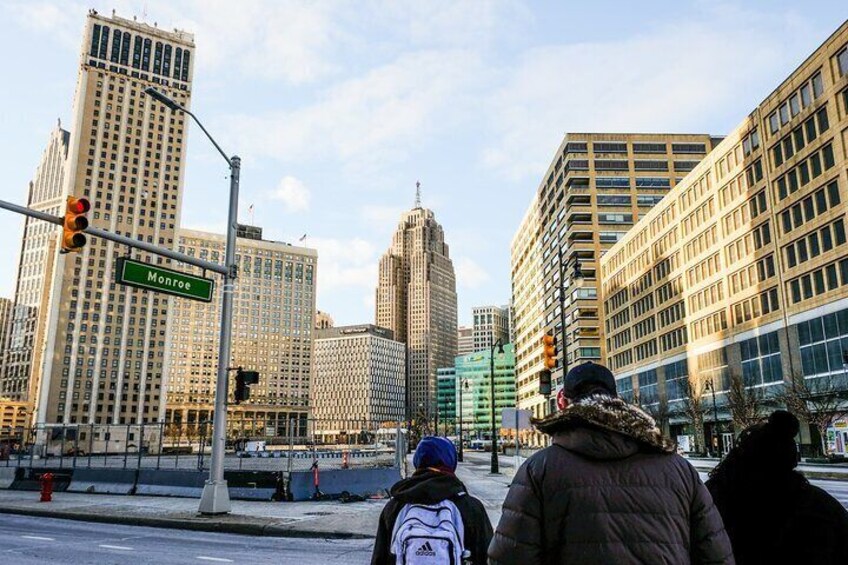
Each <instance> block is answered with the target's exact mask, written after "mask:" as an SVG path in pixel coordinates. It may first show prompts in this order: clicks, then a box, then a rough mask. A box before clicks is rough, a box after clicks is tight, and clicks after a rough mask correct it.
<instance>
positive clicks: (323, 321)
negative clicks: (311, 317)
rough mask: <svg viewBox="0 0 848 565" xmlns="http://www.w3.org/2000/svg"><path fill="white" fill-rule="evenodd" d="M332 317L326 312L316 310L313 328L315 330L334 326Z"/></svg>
mask: <svg viewBox="0 0 848 565" xmlns="http://www.w3.org/2000/svg"><path fill="white" fill-rule="evenodd" d="M334 325H335V324H334V323H333V317H332V316H330V315H329V314H327V313H326V312H322V311H321V310H318V311H316V312H315V329H316V330H327V329H330V328H332V327H333V326H334Z"/></svg>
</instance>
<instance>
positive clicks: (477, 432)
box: [454, 343, 515, 439]
mask: <svg viewBox="0 0 848 565" xmlns="http://www.w3.org/2000/svg"><path fill="white" fill-rule="evenodd" d="M503 349H504V352H503V353H498V351H497V349H496V350H495V359H494V361H495V363H494V369H495V372H494V380H495V398H494V402H495V426H496V428H497V429H498V430H500V428H501V412H502V411H503V409H504V408H515V350H514V348H513V346H512V344H511V343H510V344H506V345H504V348H503ZM454 382H455V387H456V388H455V390H456V393H457V398H458V397H459V387H463V389H462V403H461V405H460V404H459V403H458V402H457V406H459V411H460V412H461V418H462V435H463V437H464V438H466V439H467V438H486V439H491V437H492V434H491V430H492V408H491V407H492V389H491V386H492V367H491V349H486V350H483V351H478V352H476V353H472V354H471V355H464V356H462V357H457V358H456V364H455V381H454ZM459 418H460V414H457V419H459Z"/></svg>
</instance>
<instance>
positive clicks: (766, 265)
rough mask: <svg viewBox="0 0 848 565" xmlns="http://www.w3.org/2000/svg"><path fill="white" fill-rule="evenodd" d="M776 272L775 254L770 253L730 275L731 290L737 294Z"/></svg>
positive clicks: (765, 279)
mask: <svg viewBox="0 0 848 565" xmlns="http://www.w3.org/2000/svg"><path fill="white" fill-rule="evenodd" d="M774 274H775V270H774V255H772V254H769V255H766V256H765V257H763V258H762V259H760V260H758V261H757V262H756V263H754V264H752V265H748V266H747V267H743V268H742V269H739V270H738V271H736V272H735V273H732V274H731V275H730V292H731V293H732V294H736V293H739V292H742V291H743V290H745V289H747V288H749V287H751V286H753V285H755V284H760V283H762V282H765V281H767V280H768V279H770V278H771V277H773V276H774Z"/></svg>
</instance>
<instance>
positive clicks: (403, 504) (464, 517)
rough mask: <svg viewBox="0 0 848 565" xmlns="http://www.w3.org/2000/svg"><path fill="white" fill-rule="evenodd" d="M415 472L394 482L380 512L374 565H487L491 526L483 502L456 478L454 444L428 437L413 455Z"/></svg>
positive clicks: (372, 559)
mask: <svg viewBox="0 0 848 565" xmlns="http://www.w3.org/2000/svg"><path fill="white" fill-rule="evenodd" d="M412 464H413V465H414V466H415V472H414V473H413V474H412V476H410V477H408V478H406V479H403V480H401V481H399V482H398V483H396V484H395V485H394V486H393V487H392V489H391V495H392V498H391V500H389V502H388V503H387V504H386V507H385V508H384V509H383V513H382V514H381V515H380V523H379V526H378V529H377V539H376V540H375V543H374V553H373V555H372V558H371V563H372V565H388V564H390V563H401V562H403V563H409V564H410V565H412V564H415V563H434V564H435V563H448V562H453V563H472V564H485V563H486V560H487V557H486V552H487V548H488V547H489V543H490V542H491V540H492V534H493V531H492V524H491V522H490V521H489V516H488V515H487V514H486V509H485V508H484V507H483V503H482V502H480V501H479V500H478V499H476V498H474V497H473V496H470V495H469V494H468V491H467V489H466V488H465V485H464V484H463V483H462V481H460V480H459V479H458V478H457V477H456V474H455V472H456V464H457V457H456V448H455V447H454V445H453V442H451V441H449V440H447V439H445V438H443V437H434V436H430V437H425V438H423V439H422V440H421V441H420V442H419V443H418V447H417V448H416V449H415V455H414V456H413V458H412Z"/></svg>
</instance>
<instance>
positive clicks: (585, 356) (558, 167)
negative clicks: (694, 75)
mask: <svg viewBox="0 0 848 565" xmlns="http://www.w3.org/2000/svg"><path fill="white" fill-rule="evenodd" d="M716 142H717V140H715V139H713V138H711V137H710V136H709V135H701V134H598V133H569V134H566V136H565V138H564V139H563V141H562V143H561V144H560V146H559V148H558V149H557V151H556V153H555V155H554V158H553V160H552V161H551V164H550V166H549V167H548V170H547V171H546V173H545V176H544V177H543V179H542V182H541V183H540V185H539V187H538V189H537V191H536V194H534V196H533V199H532V201H531V204H530V207H529V208H528V210H527V212H526V214H525V216H524V218H523V220H522V223H521V225H520V227H519V229H518V232H517V233H516V235H515V237H514V238H513V243H512V250H511V261H512V265H511V275H512V304H513V308H514V310H515V311H514V314H513V320H514V323H515V328H514V330H513V333H514V334H515V340H516V342H515V347H516V351H517V352H518V354H517V359H516V362H517V363H518V367H519V369H518V386H519V405H520V407H521V408H526V409H530V410H531V411H532V412H533V415H534V416H536V417H541V416H543V415H544V414H546V413H547V411H549V410H550V409H551V401H550V400H549V399H545V398H544V397H541V396H540V395H539V394H538V373H539V371H540V370H541V360H542V355H541V345H540V344H541V339H542V336H543V335H544V333H545V332H546V331H549V332H552V333H553V335H555V336H556V338H557V340H558V341H559V343H558V351H559V352H560V354H559V360H558V366H557V369H556V370H555V371H554V375H553V377H554V389H556V386H557V385H558V384H560V383H561V379H562V367H563V363H562V352H563V351H565V352H566V359H567V364H568V366H573V365H575V364H578V363H582V362H585V361H599V360H601V359H603V358H604V348H605V346H604V340H603V328H602V327H601V324H600V318H599V313H598V310H599V304H598V279H597V271H598V264H599V263H598V262H599V259H600V257H601V256H603V254H604V253H605V252H606V250H607V249H609V248H610V247H611V246H612V245H613V244H614V243H615V242H616V241H618V240H619V239H621V238H622V237H624V234H626V233H627V231H628V230H629V229H630V228H631V227H632V226H633V224H634V223H635V222H636V221H637V220H638V219H639V218H640V217H642V216H643V215H644V214H646V213H647V212H648V210H650V209H651V208H652V207H653V206H654V205H656V204H657V202H659V201H660V200H661V199H662V198H663V196H665V195H666V194H667V193H668V192H669V190H671V189H672V187H674V186H675V185H676V184H677V183H678V182H679V181H680V180H681V179H682V178H683V177H684V176H686V174H687V173H688V172H689V171H691V170H692V169H693V168H694V167H695V166H696V165H697V164H698V162H700V160H701V159H703V157H704V155H706V153H707V152H708V151H710V150H711V149H712V147H713V145H714V144H715V143H716ZM561 271H562V275H561V273H560V272H561ZM561 276H562V277H563V284H562V286H563V287H564V290H565V292H564V295H563V298H562V301H561V300H560V286H561V285H560V278H561ZM560 302H562V303H563V305H564V308H562V309H561V307H560ZM563 327H565V329H566V331H565V332H563V329H562V328H563ZM563 337H565V339H563ZM563 341H565V342H567V343H566V344H565V347H564V346H563Z"/></svg>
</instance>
